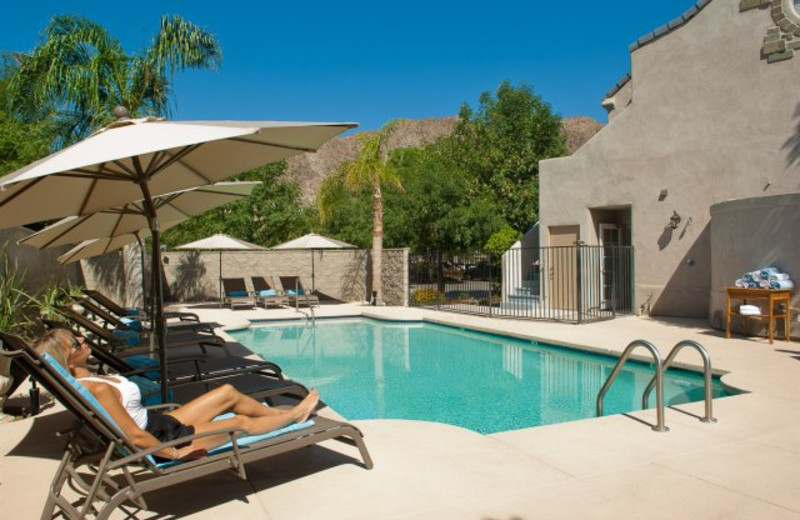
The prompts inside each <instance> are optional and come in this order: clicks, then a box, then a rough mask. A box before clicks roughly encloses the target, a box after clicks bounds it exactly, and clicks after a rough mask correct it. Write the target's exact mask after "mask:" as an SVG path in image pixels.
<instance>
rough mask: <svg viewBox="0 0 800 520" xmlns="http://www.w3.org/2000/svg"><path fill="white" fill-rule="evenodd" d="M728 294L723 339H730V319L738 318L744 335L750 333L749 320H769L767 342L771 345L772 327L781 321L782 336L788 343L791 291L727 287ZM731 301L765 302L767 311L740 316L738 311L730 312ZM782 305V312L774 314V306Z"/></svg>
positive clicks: (790, 330) (773, 334) (773, 331)
mask: <svg viewBox="0 0 800 520" xmlns="http://www.w3.org/2000/svg"><path fill="white" fill-rule="evenodd" d="M726 291H727V292H728V322H727V329H726V331H725V337H726V338H728V339H730V337H731V317H732V316H738V317H739V319H740V320H741V321H742V322H743V323H742V325H743V328H744V332H745V335H747V333H748V332H749V331H750V328H749V327H750V321H749V320H750V318H753V319H756V320H769V321H768V322H767V323H768V326H767V328H768V330H769V342H770V343H772V342H773V339H774V338H775V330H774V328H773V325H774V324H775V320H779V319H783V336H784V339H785V340H786V341H789V338H790V337H791V333H792V325H791V320H790V312H791V310H790V307H791V305H790V304H791V298H792V291H790V290H788V289H742V288H739V287H728V288H727V289H726ZM731 300H742V303H747V302H748V301H764V302H767V309H766V310H764V309H762V310H761V314H756V315H751V314H741V313H740V312H739V310H738V307H737V309H736V310H731ZM779 303H783V304H784V305H783V311H779V312H777V313H776V310H775V304H779Z"/></svg>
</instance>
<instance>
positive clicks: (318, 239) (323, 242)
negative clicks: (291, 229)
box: [272, 233, 356, 249]
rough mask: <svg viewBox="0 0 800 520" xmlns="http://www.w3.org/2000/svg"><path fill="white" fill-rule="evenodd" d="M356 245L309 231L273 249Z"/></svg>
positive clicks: (347, 247) (350, 246)
mask: <svg viewBox="0 0 800 520" xmlns="http://www.w3.org/2000/svg"><path fill="white" fill-rule="evenodd" d="M355 247H356V246H354V245H353V244H348V243H347V242H342V241H341V240H336V239H335V238H328V237H326V236H322V235H318V234H316V233H309V234H307V235H303V236H301V237H299V238H295V239H294V240H289V241H288V242H284V243H283V244H278V245H277V246H274V247H273V248H272V249H355Z"/></svg>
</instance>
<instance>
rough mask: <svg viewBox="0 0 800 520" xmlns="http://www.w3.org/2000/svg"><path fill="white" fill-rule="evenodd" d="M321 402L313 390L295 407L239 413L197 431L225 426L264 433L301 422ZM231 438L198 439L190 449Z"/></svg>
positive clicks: (211, 446)
mask: <svg viewBox="0 0 800 520" xmlns="http://www.w3.org/2000/svg"><path fill="white" fill-rule="evenodd" d="M318 402H319V392H317V391H316V390H312V391H311V392H309V394H308V395H307V396H306V397H305V398H304V399H303V400H302V401H301V402H300V403H299V404H298V405H297V406H295V407H293V408H289V409H287V410H278V409H273V411H274V412H275V413H273V414H270V415H266V416H260V417H247V416H244V415H237V416H236V417H232V418H230V419H223V420H220V421H214V422H207V423H204V424H198V425H195V426H194V431H195V433H205V432H210V431H214V430H220V429H223V428H241V429H243V430H244V431H246V432H247V433H248V435H260V434H262V433H267V432H271V431H273V430H277V429H279V428H283V427H284V426H286V425H289V424H292V423H301V422H305V421H307V420H308V418H309V416H310V415H311V413H312V412H313V411H314V408H315V407H316V406H317V403H318ZM229 440H230V436H228V435H213V436H210V437H204V438H202V439H196V440H194V441H193V442H192V444H191V447H190V449H191V450H196V449H200V448H202V449H206V450H210V449H212V448H216V447H217V446H220V445H221V444H224V443H226V442H228V441H229Z"/></svg>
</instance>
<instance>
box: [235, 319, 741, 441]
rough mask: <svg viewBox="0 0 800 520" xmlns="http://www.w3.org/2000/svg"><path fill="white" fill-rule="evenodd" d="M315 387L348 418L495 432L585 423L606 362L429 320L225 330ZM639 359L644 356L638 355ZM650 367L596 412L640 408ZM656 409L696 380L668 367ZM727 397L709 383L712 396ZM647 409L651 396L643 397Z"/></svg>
mask: <svg viewBox="0 0 800 520" xmlns="http://www.w3.org/2000/svg"><path fill="white" fill-rule="evenodd" d="M231 336H233V337H235V338H236V340H237V341H239V342H240V343H242V344H243V345H245V346H247V347H249V348H250V349H251V350H253V351H254V352H256V353H258V354H259V355H261V356H262V357H264V358H265V359H268V360H270V361H273V362H275V363H277V364H278V365H280V366H281V367H282V368H283V370H284V372H285V373H286V374H287V375H288V376H290V377H291V378H292V379H295V380H297V381H300V382H302V383H303V384H305V385H306V386H308V387H309V388H311V387H316V388H318V389H319V391H320V393H321V394H322V399H323V400H324V401H325V402H326V403H327V404H328V405H330V406H331V407H333V409H334V410H336V411H337V412H339V413H340V414H342V415H343V416H344V417H346V418H347V419H349V420H355V419H377V418H380V419H384V418H386V419H416V420H424V421H437V422H442V423H447V424H453V425H456V426H462V427H464V428H469V429H470V430H474V431H477V432H480V433H495V432H501V431H507V430H515V429H519V428H525V427H530V426H539V425H544V424H553V423H560V422H565V421H573V420H577V419H585V418H590V417H595V403H596V399H597V393H598V392H599V390H600V387H601V386H602V385H603V383H604V382H605V380H606V378H607V377H608V375H609V374H610V373H611V371H612V370H613V368H614V364H615V363H616V359H615V358H612V357H607V356H601V355H595V354H589V353H582V352H576V351H573V350H568V349H564V348H558V347H554V346H550V345H546V344H543V343H536V342H531V341H526V340H518V339H514V338H510V337H505V336H499V335H494V334H486V333H480V332H473V331H469V330H464V329H459V328H454V327H447V326H442V325H435V324H430V323H393V322H385V321H378V320H370V319H347V320H317V322H316V324H315V325H312V324H310V323H306V322H303V323H297V322H292V323H289V324H286V323H284V324H277V323H276V324H270V325H269V326H265V327H255V328H251V329H248V330H245V331H239V332H234V333H231ZM642 352H644V351H642ZM652 376H653V370H652V368H651V367H650V366H648V365H646V364H643V363H635V362H628V363H627V364H626V366H625V368H624V369H623V371H622V372H620V374H619V376H618V377H617V380H616V382H615V383H614V385H613V386H612V387H611V390H609V392H608V394H606V397H605V401H604V412H605V414H606V415H611V414H617V413H623V412H629V411H633V410H638V409H640V408H641V399H642V392H643V390H644V388H645V387H646V386H647V384H648V383H649V382H650V379H651V378H652ZM664 385H665V388H664V390H665V403H667V404H680V403H686V402H689V401H699V400H702V399H703V379H702V376H701V375H700V374H695V373H693V372H689V371H683V370H669V371H668V373H667V374H666V377H665V381H664ZM726 395H731V394H730V393H728V392H726V390H724V389H723V388H722V385H721V384H720V383H719V381H718V380H716V379H715V381H714V397H723V396H726ZM650 400H651V406H653V405H654V403H655V391H653V392H651V396H650Z"/></svg>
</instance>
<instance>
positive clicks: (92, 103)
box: [8, 16, 222, 148]
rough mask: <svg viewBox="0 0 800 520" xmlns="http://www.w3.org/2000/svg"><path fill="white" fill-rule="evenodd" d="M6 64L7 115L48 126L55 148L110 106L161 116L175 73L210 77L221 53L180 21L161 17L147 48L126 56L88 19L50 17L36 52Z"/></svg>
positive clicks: (101, 119) (105, 117) (207, 36)
mask: <svg viewBox="0 0 800 520" xmlns="http://www.w3.org/2000/svg"><path fill="white" fill-rule="evenodd" d="M8 59H9V66H10V67H11V69H12V72H11V74H10V81H9V85H8V87H9V88H8V105H9V109H10V110H11V111H12V113H13V114H14V115H15V116H17V117H19V118H21V119H22V120H24V121H28V122H37V121H45V120H50V121H52V123H53V124H54V125H55V126H56V133H57V135H58V140H57V142H56V143H55V148H59V147H61V146H64V145H66V144H70V143H72V142H75V141H77V140H79V139H81V138H83V137H86V136H87V135H88V134H90V133H91V132H92V131H94V130H95V129H97V128H99V127H101V126H104V125H105V124H107V123H109V122H111V121H113V119H114V115H113V110H114V108H115V107H116V106H118V105H122V106H124V107H126V108H127V109H128V112H129V113H130V115H131V116H132V117H142V116H145V115H152V116H161V117H167V116H169V115H170V112H171V110H170V104H169V98H170V94H171V90H170V84H171V80H172V79H173V77H174V75H175V73H176V72H178V71H183V70H186V69H187V68H191V69H212V70H215V69H217V68H218V67H219V65H220V63H221V60H222V52H221V50H220V46H219V43H218V42H217V40H216V39H215V38H214V36H213V35H212V34H211V33H209V32H208V31H206V30H204V29H200V28H199V27H197V26H196V25H194V24H192V23H191V22H188V21H186V20H184V19H182V18H181V17H180V16H163V17H162V18H161V26H160V28H159V31H158V32H157V33H156V34H155V35H154V36H153V39H152V41H151V43H150V45H149V46H148V47H147V48H145V49H144V50H143V51H142V52H140V53H136V54H131V55H129V54H127V53H126V52H125V50H124V49H123V48H122V45H121V44H120V42H119V40H118V39H117V38H116V37H114V36H112V35H111V34H110V33H109V32H108V31H107V30H106V29H105V28H103V27H102V26H100V25H98V24H96V23H94V22H92V21H91V20H89V19H87V18H84V17H81V16H55V17H53V19H52V20H51V21H50V23H49V24H48V26H47V27H46V28H45V30H44V32H43V33H42V37H41V42H40V44H39V45H38V46H37V47H35V48H34V49H33V50H32V51H31V52H29V53H15V54H12V55H9V56H8Z"/></svg>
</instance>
